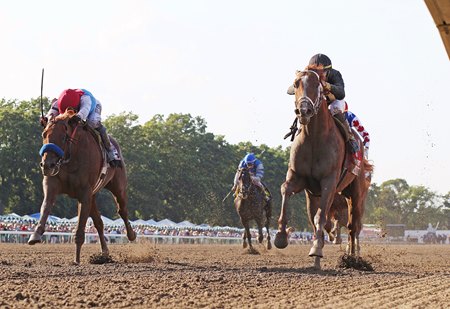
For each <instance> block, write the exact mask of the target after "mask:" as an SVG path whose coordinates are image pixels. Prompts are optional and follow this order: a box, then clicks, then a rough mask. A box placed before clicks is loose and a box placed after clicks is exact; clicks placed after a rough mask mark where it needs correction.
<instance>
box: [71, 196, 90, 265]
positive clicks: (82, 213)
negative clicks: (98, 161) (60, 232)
mask: <svg viewBox="0 0 450 309" xmlns="http://www.w3.org/2000/svg"><path fill="white" fill-rule="evenodd" d="M91 203H92V195H91V192H88V193H86V194H85V195H84V196H83V197H82V198H81V199H79V200H78V225H77V229H76V231H75V244H76V246H77V249H76V255H75V261H74V264H75V265H79V264H80V257H81V246H82V245H83V244H84V238H85V235H86V233H85V231H84V230H85V228H86V222H87V219H88V217H89V214H90V212H91Z"/></svg>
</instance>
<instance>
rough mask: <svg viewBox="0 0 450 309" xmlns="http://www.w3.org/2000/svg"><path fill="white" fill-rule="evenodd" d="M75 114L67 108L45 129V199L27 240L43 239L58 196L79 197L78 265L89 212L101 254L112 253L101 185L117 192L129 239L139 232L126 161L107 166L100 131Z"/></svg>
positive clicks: (42, 153)
mask: <svg viewBox="0 0 450 309" xmlns="http://www.w3.org/2000/svg"><path fill="white" fill-rule="evenodd" d="M74 115H75V112H74V111H73V110H67V111H66V112H65V113H64V114H61V115H59V116H58V117H56V118H55V119H54V120H52V121H50V122H49V123H48V124H47V126H46V128H45V129H44V132H43V133H42V137H43V144H44V145H43V146H42V148H41V151H40V154H41V156H42V160H41V163H40V165H41V169H42V173H43V175H44V179H43V182H42V186H43V190H44V200H43V202H42V205H41V218H40V220H39V223H38V224H37V226H36V229H35V231H34V233H33V234H32V235H31V236H30V239H29V240H28V244H30V245H34V244H36V243H38V242H41V237H42V235H43V234H44V231H45V224H46V222H47V218H48V216H49V214H50V211H51V209H52V207H53V205H54V204H55V202H56V197H57V196H58V195H60V194H67V195H68V196H70V197H72V198H75V199H77V200H78V225H77V228H76V233H75V243H76V256H75V261H74V263H75V264H77V265H78V264H79V263H80V252H81V246H82V245H83V243H84V239H85V227H86V222H87V219H88V217H89V216H90V217H91V218H92V221H93V222H94V226H95V228H96V229H97V232H98V235H99V239H100V244H101V248H102V254H103V255H105V256H107V255H108V254H109V252H108V248H107V245H106V241H105V237H104V233H103V221H102V219H101V216H100V213H99V211H98V209H97V205H96V202H95V194H96V193H97V192H98V191H99V190H100V189H101V188H103V187H104V188H106V189H108V190H109V191H111V193H112V194H113V195H114V199H115V201H116V205H117V208H118V213H119V215H120V216H121V217H122V219H123V221H124V223H125V227H126V230H127V236H128V239H129V240H130V241H132V240H134V239H136V233H135V232H134V231H133V229H132V227H131V224H130V222H129V220H128V210H127V192H126V187H127V176H126V170H125V164H124V163H123V162H122V167H120V168H111V167H109V166H108V167H107V165H106V164H105V154H104V151H103V149H102V146H101V143H100V142H99V138H98V136H97V134H96V133H95V132H94V130H93V129H92V128H90V127H89V126H87V125H82V124H80V123H78V122H76V121H73V120H72V121H71V118H72V117H73V116H74ZM111 141H112V142H113V143H114V145H115V146H116V148H117V150H118V151H119V154H120V156H121V157H122V155H121V153H120V148H119V147H118V145H117V143H116V142H115V141H114V139H111Z"/></svg>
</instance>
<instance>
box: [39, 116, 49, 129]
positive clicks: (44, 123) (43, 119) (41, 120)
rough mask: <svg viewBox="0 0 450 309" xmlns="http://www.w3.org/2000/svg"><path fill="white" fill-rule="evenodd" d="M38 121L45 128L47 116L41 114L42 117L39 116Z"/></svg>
mask: <svg viewBox="0 0 450 309" xmlns="http://www.w3.org/2000/svg"><path fill="white" fill-rule="evenodd" d="M39 122H40V123H41V126H43V127H44V128H45V127H46V126H47V123H48V118H47V117H45V116H43V117H41V119H40V121H39Z"/></svg>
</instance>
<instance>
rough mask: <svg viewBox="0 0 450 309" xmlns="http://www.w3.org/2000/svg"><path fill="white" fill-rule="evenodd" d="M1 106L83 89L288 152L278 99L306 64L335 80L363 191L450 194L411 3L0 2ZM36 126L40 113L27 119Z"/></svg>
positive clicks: (113, 106)
mask: <svg viewBox="0 0 450 309" xmlns="http://www.w3.org/2000/svg"><path fill="white" fill-rule="evenodd" d="M0 29H1V31H0V42H1V52H0V63H1V66H0V68H1V71H0V98H4V99H7V100H9V99H18V100H29V99H31V98H37V97H39V95H40V83H41V70H42V68H44V69H45V78H44V96H47V97H49V98H53V97H57V96H58V95H59V94H60V93H61V91H62V90H64V89H66V88H85V89H88V90H89V91H91V92H92V93H93V94H94V96H95V97H96V98H97V99H99V100H100V101H101V102H102V105H103V116H104V117H107V116H110V115H113V114H116V115H117V114H119V113H121V112H132V113H134V114H137V115H138V116H139V121H140V123H145V122H146V121H148V120H150V119H151V118H152V117H153V116H154V115H155V114H162V115H165V116H168V115H169V114H171V113H189V114H190V115H191V116H193V117H196V116H200V117H202V118H203V119H204V120H205V121H206V123H207V131H208V132H212V133H214V134H215V135H223V136H224V137H225V139H226V141H228V142H229V143H232V144H237V143H239V142H241V141H249V142H251V143H253V144H254V145H260V144H266V145H268V146H270V147H278V146H281V147H282V148H286V147H288V146H289V145H290V143H291V142H290V141H289V140H283V136H284V134H286V133H287V132H288V129H289V127H290V125H291V124H292V121H293V120H294V118H295V114H294V100H293V97H292V96H289V95H287V94H286V90H287V88H288V86H289V85H290V84H292V82H293V81H294V77H295V71H296V70H301V69H303V68H304V67H305V66H306V65H307V63H308V61H309V59H310V58H311V56H312V55H314V54H316V53H324V54H326V55H328V56H329V57H330V58H331V60H332V63H333V67H334V68H335V69H337V70H339V71H340V72H341V74H342V75H343V78H344V81H345V85H346V88H345V89H346V100H347V102H348V104H349V109H350V110H351V111H353V112H354V113H355V114H356V115H357V116H358V117H359V118H360V120H361V122H362V123H363V125H364V126H365V127H366V129H367V130H368V131H369V133H370V136H371V148H370V152H369V158H370V160H372V161H373V164H374V166H375V173H374V177H373V182H375V183H377V184H379V185H380V184H381V183H382V182H384V181H387V180H391V179H396V178H402V179H405V180H406V181H407V182H408V184H409V185H414V186H419V185H423V186H426V187H428V188H429V189H431V190H432V191H434V192H436V193H438V194H446V193H447V192H449V191H450V163H449V155H450V143H449V138H448V134H449V133H448V132H450V121H449V120H448V119H449V115H450V101H449V89H450V61H449V57H448V56H447V54H446V51H445V48H444V45H443V43H442V41H441V38H440V36H439V32H438V30H437V29H436V26H435V24H434V22H433V19H432V17H431V15H430V13H429V11H428V9H427V7H426V5H425V2H424V1H422V0H397V1H392V0H378V1H367V0H347V1H332V0H316V1H306V0H292V1H291V0H288V1H275V2H274V1H266V0H258V1H256V0H248V1H242V0H229V1H210V0H204V1H203V0H190V1H186V0H172V1H164V0H159V1H150V0H149V1H144V0H130V1H116V0H96V1H85V0H80V1H76V2H75V1H57V0H41V1H31V0H24V1H1V2H0ZM37 117H38V115H37Z"/></svg>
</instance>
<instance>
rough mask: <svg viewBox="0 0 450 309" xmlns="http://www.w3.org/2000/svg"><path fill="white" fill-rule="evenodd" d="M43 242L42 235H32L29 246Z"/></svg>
mask: <svg viewBox="0 0 450 309" xmlns="http://www.w3.org/2000/svg"><path fill="white" fill-rule="evenodd" d="M40 242H41V235H39V234H37V233H33V234H31V236H30V238H29V239H28V244H29V245H34V244H37V243H40Z"/></svg>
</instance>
